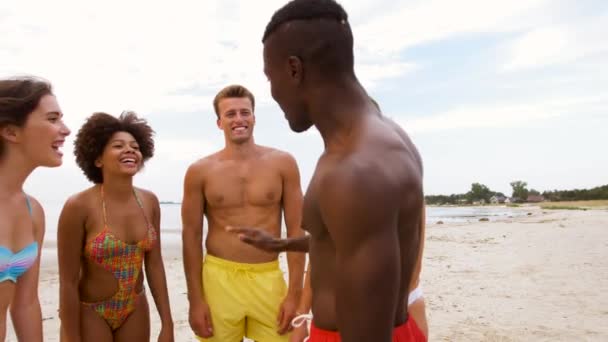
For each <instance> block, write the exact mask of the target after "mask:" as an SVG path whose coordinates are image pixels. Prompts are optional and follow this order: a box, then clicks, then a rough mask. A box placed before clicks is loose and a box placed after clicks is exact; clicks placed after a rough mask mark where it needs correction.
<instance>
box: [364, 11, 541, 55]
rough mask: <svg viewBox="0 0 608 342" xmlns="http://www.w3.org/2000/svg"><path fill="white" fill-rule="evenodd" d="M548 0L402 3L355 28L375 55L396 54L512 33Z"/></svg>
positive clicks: (526, 25)
mask: <svg viewBox="0 0 608 342" xmlns="http://www.w3.org/2000/svg"><path fill="white" fill-rule="evenodd" d="M547 3H548V1H546V0H520V1H486V0H462V1H452V0H431V1H421V2H402V3H401V6H400V8H397V9H396V10H393V11H390V12H387V13H384V14H383V15H380V16H376V17H375V18H373V19H372V20H370V21H368V22H367V23H364V24H363V25H361V27H358V28H356V29H355V31H356V32H355V36H356V37H357V38H356V39H357V41H359V42H360V43H359V45H360V46H361V47H362V50H363V51H364V52H365V53H366V54H369V55H371V56H382V55H388V56H390V55H394V54H395V53H398V52H400V51H402V50H403V49H405V48H408V47H412V46H414V45H417V44H421V43H426V42H430V41H437V40H440V39H445V38H448V37H452V36H455V35H459V34H464V33H479V32H483V33H490V32H511V31H514V30H519V29H521V28H527V27H530V26H531V25H533V24H534V23H535V22H534V21H532V20H528V19H527V15H529V13H530V12H531V11H533V10H536V9H538V8H539V7H541V6H542V5H545V4H547Z"/></svg>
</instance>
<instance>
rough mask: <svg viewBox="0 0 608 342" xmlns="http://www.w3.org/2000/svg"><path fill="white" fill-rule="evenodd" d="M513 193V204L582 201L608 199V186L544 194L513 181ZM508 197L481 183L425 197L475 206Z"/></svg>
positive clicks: (434, 201)
mask: <svg viewBox="0 0 608 342" xmlns="http://www.w3.org/2000/svg"><path fill="white" fill-rule="evenodd" d="M510 185H511V188H512V189H513V192H512V193H511V201H512V202H525V201H526V200H527V199H528V198H530V197H529V196H542V197H544V199H545V200H547V201H582V200H598V199H608V185H603V186H599V187H596V188H593V189H588V190H587V189H582V190H579V189H575V190H553V191H545V192H543V193H542V194H541V193H540V192H539V191H538V190H535V189H529V190H528V183H526V182H524V181H519V180H518V181H513V182H511V183H510ZM494 196H496V197H502V198H503V199H504V198H506V196H505V195H504V194H503V193H502V192H496V191H492V190H491V189H490V188H488V187H487V186H486V185H483V184H480V183H473V184H471V190H469V191H468V192H467V193H464V194H452V195H429V196H425V199H426V203H427V204H429V205H440V204H453V205H458V204H473V203H490V200H491V198H492V197H494Z"/></svg>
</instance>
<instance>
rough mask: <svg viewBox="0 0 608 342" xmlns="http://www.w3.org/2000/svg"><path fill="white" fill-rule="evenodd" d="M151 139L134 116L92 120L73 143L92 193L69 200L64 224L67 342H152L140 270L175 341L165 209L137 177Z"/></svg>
mask: <svg viewBox="0 0 608 342" xmlns="http://www.w3.org/2000/svg"><path fill="white" fill-rule="evenodd" d="M153 133H154V132H153V131H152V129H151V128H150V126H149V125H148V124H147V123H146V121H145V120H142V119H140V118H138V117H137V115H136V114H135V113H132V112H125V113H123V114H121V115H120V117H118V118H116V117H114V116H111V115H109V114H105V113H95V114H93V115H92V116H91V117H89V118H88V119H87V121H86V123H85V124H84V125H83V126H82V127H81V128H80V130H79V131H78V134H77V136H76V141H75V148H74V153H75V154H76V163H77V164H78V166H79V167H80V168H81V169H82V171H83V172H84V174H85V176H86V177H87V178H88V179H89V180H90V181H91V182H93V183H94V185H93V186H92V187H90V188H88V189H86V190H84V191H82V192H80V193H77V194H75V195H73V196H72V197H70V198H69V199H68V200H67V201H66V203H65V205H64V207H63V210H62V213H61V216H60V218H59V227H58V237H57V243H58V246H57V249H58V254H59V276H60V318H61V337H62V341H78V342H80V341H99V342H103V341H129V342H133V341H148V340H149V339H150V314H149V308H148V302H147V300H146V295H145V293H144V284H143V282H144V274H143V272H142V271H143V265H144V264H145V275H146V276H147V278H148V286H149V287H150V290H151V291H152V296H153V298H154V302H155V303H156V306H157V308H158V312H159V315H160V318H161V321H162V327H161V331H160V336H159V338H158V340H159V341H173V322H172V319H171V310H170V308H169V297H168V294H167V284H166V278H165V270H164V266H163V261H162V257H161V249H160V231H159V229H160V227H159V226H160V206H159V202H158V199H157V197H156V196H155V195H154V194H153V193H152V192H150V191H147V190H144V189H139V188H136V187H134V186H133V177H134V176H135V175H136V174H137V173H138V172H139V170H141V168H142V166H143V164H144V162H145V161H147V160H148V159H149V158H151V157H152V155H153V154H154V140H153V137H152V136H153Z"/></svg>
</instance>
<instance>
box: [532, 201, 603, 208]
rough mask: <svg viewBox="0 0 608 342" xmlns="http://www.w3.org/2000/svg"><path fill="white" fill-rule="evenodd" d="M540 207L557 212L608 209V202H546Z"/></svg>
mask: <svg viewBox="0 0 608 342" xmlns="http://www.w3.org/2000/svg"><path fill="white" fill-rule="evenodd" d="M540 207H541V208H542V209H555V210H587V209H608V200H594V201H569V202H544V203H540Z"/></svg>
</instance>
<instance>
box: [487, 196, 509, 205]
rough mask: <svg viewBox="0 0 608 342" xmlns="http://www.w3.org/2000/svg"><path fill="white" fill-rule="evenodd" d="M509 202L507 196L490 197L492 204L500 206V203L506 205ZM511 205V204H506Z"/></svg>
mask: <svg viewBox="0 0 608 342" xmlns="http://www.w3.org/2000/svg"><path fill="white" fill-rule="evenodd" d="M507 200H508V198H506V197H505V196H500V195H494V196H492V197H490V203H492V204H499V203H501V204H502V203H505V202H506V201H507ZM506 203H509V202H506Z"/></svg>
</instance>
